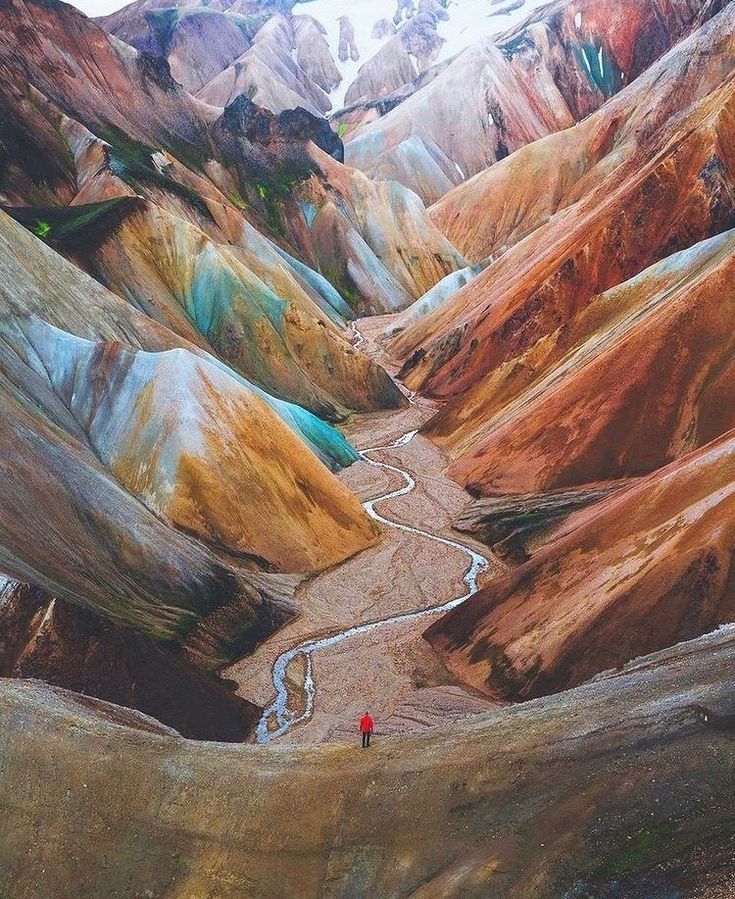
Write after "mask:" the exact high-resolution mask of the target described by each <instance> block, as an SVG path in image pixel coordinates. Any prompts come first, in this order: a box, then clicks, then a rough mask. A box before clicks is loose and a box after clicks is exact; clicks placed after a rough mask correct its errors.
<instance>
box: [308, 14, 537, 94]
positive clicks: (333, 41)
mask: <svg viewBox="0 0 735 899" xmlns="http://www.w3.org/2000/svg"><path fill="white" fill-rule="evenodd" d="M547 3H548V0H525V2H524V3H522V4H521V6H519V7H518V8H517V9H513V10H508V11H507V12H505V13H504V14H503V15H497V14H495V15H493V14H492V12H493V8H492V7H491V6H490V5H489V4H488V2H487V0H451V2H450V3H449V5H448V6H447V8H446V12H447V14H448V16H449V18H448V20H447V21H445V22H438V23H437V32H438V34H439V37H441V38H442V39H443V40H444V43H443V45H442V48H441V50H440V51H439V56H438V57H437V60H436V61H437V62H443V61H445V60H447V59H451V58H452V57H453V56H456V55H457V54H458V53H461V52H462V51H463V50H465V49H466V48H467V47H469V46H471V45H472V44H475V43H477V42H478V41H481V40H483V39H485V38H487V37H494V36H496V35H499V34H503V33H504V32H506V31H507V30H509V29H510V28H512V27H514V26H515V25H518V24H520V23H521V22H523V21H524V20H525V19H526V17H527V16H528V15H529V14H530V13H531V12H533V10H535V9H538V8H539V7H541V6H544V5H546V4H547ZM397 5H398V4H397V0H300V2H298V3H296V4H295V5H294V8H293V14H294V15H309V16H312V17H313V18H314V19H316V20H317V21H318V22H320V23H321V24H322V25H323V26H324V28H325V30H326V35H325V38H326V41H327V43H328V44H329V49H330V51H331V53H332V56H333V57H334V61H335V64H336V66H337V68H338V69H339V72H340V74H341V75H342V82H341V83H340V84H339V85H338V86H337V87H336V88H335V89H334V90H333V91H332V93H331V94H330V95H329V98H330V100H331V101H332V106H333V108H334V109H335V110H337V109H340V108H342V107H343V106H344V101H345V94H346V93H347V90H348V88H349V86H350V85H351V84H352V82H353V81H354V80H355V78H356V77H357V74H358V72H359V70H360V68H361V66H363V65H364V64H365V63H366V62H368V60H369V59H371V58H372V57H373V56H374V55H375V54H376V53H377V52H378V51H379V50H380V49H381V48H382V47H383V46H384V45H385V44H386V43H387V42H388V41H389V40H391V38H392V35H387V36H385V37H382V38H377V39H376V38H374V37H373V36H372V31H373V26H374V25H375V23H376V22H377V21H378V20H379V19H389V20H392V19H393V16H394V15H395V12H396V8H397ZM414 6H415V7H416V8H418V0H415V2H414ZM342 16H347V17H348V18H349V20H350V22H351V23H352V26H353V28H354V31H355V44H356V45H357V49H358V50H359V52H360V58H359V60H352V59H347V60H346V61H345V62H341V61H340V59H339V57H338V55H337V52H338V49H339V31H340V28H339V20H340V18H341V17H342ZM408 21H410V20H408ZM403 24H405V21H404V23H403ZM399 30H400V29H399Z"/></svg>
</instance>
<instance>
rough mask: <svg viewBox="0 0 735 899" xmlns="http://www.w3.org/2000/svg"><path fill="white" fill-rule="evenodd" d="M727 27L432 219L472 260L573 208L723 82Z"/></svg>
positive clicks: (524, 153)
mask: <svg viewBox="0 0 735 899" xmlns="http://www.w3.org/2000/svg"><path fill="white" fill-rule="evenodd" d="M724 5H726V4H724ZM710 14H711V11H710V13H707V14H706V15H705V14H704V11H703V14H702V17H703V18H704V19H705V20H706V19H708V18H709V17H710ZM731 21H732V19H731V17H730V15H729V14H728V13H725V14H724V17H723V18H721V19H719V20H718V22H721V26H720V27H719V28H716V27H711V28H706V29H703V30H702V31H701V33H696V32H695V34H694V35H693V36H692V37H691V38H689V39H687V40H686V41H685V42H684V43H683V44H682V46H681V47H678V48H675V49H674V50H673V51H672V52H670V53H668V54H667V55H666V56H665V58H664V59H662V60H661V62H660V63H656V64H654V65H653V66H652V67H651V69H650V70H649V71H646V72H645V73H644V74H642V75H641V76H640V77H639V78H638V79H637V80H636V81H635V82H633V83H632V84H631V85H630V86H629V87H627V88H626V89H625V90H623V91H622V92H621V93H620V94H618V95H616V96H615V97H613V98H612V99H610V100H609V101H608V102H607V103H606V104H605V106H604V108H603V109H602V110H601V111H600V112H598V113H596V114H594V115H592V116H590V117H589V118H587V119H586V120H585V121H583V122H581V123H580V124H578V125H576V126H575V127H573V128H570V129H567V130H565V131H561V132H559V133H557V134H554V135H551V136H549V137H546V138H544V139H542V140H539V141H536V142H534V143H532V144H529V145H528V146H526V147H523V148H522V149H520V150H518V152H516V153H514V154H513V155H512V156H510V157H508V158H507V159H504V160H502V161H500V162H498V163H497V164H496V165H494V166H491V167H490V168H488V169H486V170H484V171H483V172H481V173H479V174H478V175H476V176H475V177H474V178H471V179H470V180H468V181H467V182H465V183H464V184H461V185H459V186H458V187H456V188H455V189H454V190H452V191H451V192H450V193H448V194H447V195H446V196H444V197H443V198H442V199H441V200H440V201H439V202H438V203H436V205H435V206H433V207H432V209H431V216H432V219H433V220H434V221H435V222H436V224H438V225H439V227H440V228H441V229H442V231H443V232H444V233H445V234H446V235H447V236H448V237H449V238H450V240H452V241H453V242H454V243H455V244H456V245H457V246H458V247H459V248H460V249H461V250H462V252H463V253H465V254H466V255H467V257H468V258H470V259H472V260H477V261H479V260H483V259H486V258H487V257H489V256H493V255H499V254H501V253H503V252H505V251H506V250H507V249H508V248H509V247H511V246H513V245H514V244H515V243H517V242H518V241H519V240H521V239H522V238H523V237H525V236H526V235H527V234H529V233H530V232H531V231H533V230H535V229H536V228H537V227H539V225H542V224H545V223H546V222H547V221H548V220H549V219H550V218H551V217H552V216H554V215H555V214H556V213H558V212H559V211H561V210H563V209H565V208H567V207H569V206H573V205H574V204H575V203H577V202H578V201H579V200H580V199H581V198H582V197H584V195H585V193H586V192H587V191H589V190H590V189H592V188H593V187H594V185H595V184H596V183H598V182H599V181H600V180H602V179H604V178H605V177H606V176H607V175H608V174H609V173H610V172H611V171H612V170H613V169H614V168H615V167H616V166H620V165H621V164H622V163H623V162H625V161H627V160H629V159H631V158H632V157H639V158H641V157H642V158H643V159H645V158H646V157H647V154H648V151H649V142H650V138H651V135H654V134H656V132H657V131H659V130H660V129H663V128H667V127H669V125H668V123H669V122H670V120H671V119H673V118H675V117H676V116H678V115H679V114H680V113H682V111H684V110H686V109H687V107H689V106H691V105H692V104H694V103H695V102H696V101H698V100H701V99H702V98H703V97H705V96H707V94H708V93H710V92H712V91H713V89H714V88H715V87H716V86H717V85H718V84H720V83H721V82H723V81H725V80H726V78H727V76H728V74H729V71H730V68H731V65H732V35H731Z"/></svg>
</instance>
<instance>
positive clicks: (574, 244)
mask: <svg viewBox="0 0 735 899" xmlns="http://www.w3.org/2000/svg"><path fill="white" fill-rule="evenodd" d="M734 35H735V9H733V7H732V6H729V7H727V8H726V9H725V10H724V11H723V12H722V13H721V14H720V15H719V16H718V17H717V18H716V19H714V20H713V21H712V22H710V23H709V24H708V25H706V26H705V27H704V28H703V29H702V31H701V32H700V33H699V34H698V35H696V36H695V37H694V38H692V39H691V41H687V42H685V43H682V44H681V45H679V47H678V48H677V49H676V50H675V51H673V53H672V56H671V57H667V58H666V59H664V60H663V61H662V63H661V65H660V66H659V67H658V68H656V69H655V70H652V75H651V77H652V78H656V77H664V73H665V71H666V69H667V67H669V66H673V64H674V61H675V60H678V63H677V64H678V66H680V67H681V69H682V70H684V71H685V72H686V73H687V78H685V79H683V84H684V83H686V81H687V79H688V78H691V79H693V81H694V82H695V83H700V84H701V85H702V88H703V91H699V90H694V91H692V92H691V93H693V94H694V103H693V104H692V105H691V106H688V107H687V106H685V108H684V109H683V110H682V111H681V112H680V113H679V114H673V115H672V117H671V118H669V119H664V121H659V120H657V119H656V118H655V117H654V123H655V124H656V125H657V126H658V127H657V128H656V129H655V130H654V131H650V132H649V131H645V130H643V129H641V130H640V131H639V134H638V141H637V143H636V151H635V152H634V153H632V154H626V155H623V158H622V159H621V160H618V157H617V156H616V154H615V153H614V152H611V153H609V154H606V157H605V160H604V163H603V164H602V165H601V166H600V167H599V169H598V170H597V171H596V173H595V177H594V178H593V179H591V180H587V181H586V182H585V184H584V191H583V193H581V194H580V198H579V200H578V202H576V203H574V204H573V205H571V206H569V207H568V208H567V209H566V210H563V211H562V212H561V213H560V214H559V215H557V216H555V217H554V218H552V219H551V220H550V221H549V222H548V223H547V224H546V225H544V226H542V227H539V228H537V229H536V230H535V231H533V233H531V234H530V235H529V236H528V237H526V238H525V239H524V240H522V241H521V242H520V243H517V244H515V246H514V247H512V248H511V249H510V250H509V251H508V252H506V253H505V254H504V255H502V256H501V258H500V259H498V260H497V261H496V262H494V263H493V264H492V265H490V266H489V267H488V268H487V269H486V270H485V271H484V272H483V273H482V274H481V275H479V276H478V277H477V278H476V279H475V280H474V281H472V282H471V283H470V284H469V285H467V287H465V288H464V289H463V290H461V291H460V292H459V293H458V294H456V296H455V297H454V298H453V299H452V300H451V301H450V302H449V303H447V304H444V305H443V306H442V307H441V308H440V309H439V310H438V311H437V312H436V313H435V314H433V315H429V316H427V317H424V318H423V319H421V320H420V321H419V322H417V323H416V325H415V326H413V327H411V328H409V329H408V330H407V331H405V332H404V333H403V334H401V335H399V336H398V337H397V338H396V339H395V340H394V342H393V344H392V348H393V350H394V351H395V352H396V354H397V355H399V356H400V357H401V358H404V359H407V360H409V361H408V362H407V364H406V366H405V368H404V375H405V376H406V378H407V382H408V383H409V385H410V386H411V387H413V388H415V387H423V388H425V389H428V390H429V392H431V393H432V394H434V395H437V396H444V397H452V396H455V395H458V394H459V393H461V392H465V391H467V390H468V389H469V388H471V387H473V386H474V385H475V384H477V383H478V382H480V381H481V380H482V379H483V378H485V377H486V376H488V375H492V373H493V372H495V371H496V370H497V369H498V367H499V366H501V365H503V364H504V363H508V364H511V363H512V360H514V359H520V357H522V356H523V355H524V354H525V353H527V352H529V351H530V350H532V348H533V347H534V346H537V345H538V347H537V348H538V351H539V352H543V348H542V345H541V344H540V343H539V341H542V340H545V339H547V338H548V337H549V335H552V334H553V333H554V332H556V331H557V330H558V329H559V328H561V327H564V326H566V325H567V324H568V322H569V321H570V320H571V319H572V318H573V317H574V316H575V315H576V314H578V313H579V312H581V311H582V310H583V309H584V308H586V307H587V305H588V304H589V302H590V300H591V299H592V298H593V297H594V296H595V295H596V294H598V293H600V292H604V291H606V290H608V289H610V288H611V287H613V286H615V285H617V284H620V283H622V282H623V281H625V280H627V279H629V278H631V277H633V276H635V275H636V274H638V273H639V272H641V271H642V270H643V269H644V268H646V267H647V266H649V265H651V264H653V263H655V262H656V261H658V260H660V259H662V258H665V257H666V256H668V255H670V254H672V253H673V252H676V251H678V250H680V249H682V248H686V247H689V246H691V245H692V244H694V243H695V242H697V241H698V240H702V239H704V238H707V237H709V236H712V235H714V234H717V233H720V232H722V231H724V230H726V229H728V228H731V227H732V225H733V222H734V221H735V219H734V212H733V210H734V209H735V191H734V190H733V172H734V171H735V159H733V157H732V153H731V147H732V131H733V126H734V119H733V103H734V102H735V81H733V77H732V71H733V69H732V60H733V58H734V57H735V43H734V40H735V38H734ZM694 48H699V51H700V53H699V58H702V59H703V61H704V62H705V65H704V69H703V70H701V74H700V70H699V69H698V68H697V67H696V66H693V65H688V63H687V60H688V59H689V52H690V50H693V49H694ZM706 48H709V50H710V51H711V50H715V52H714V53H711V52H705V49H706ZM694 58H695V59H696V58H697V56H696V55H695V57H694ZM702 94H703V95H702ZM688 96H691V94H690V91H689V89H688V88H685V87H682V98H683V99H684V101H685V102H686V100H687V97H688ZM630 98H631V99H632V100H633V101H635V100H636V99H637V95H636V92H635V91H634V90H633V91H632V92H631V94H630ZM620 101H621V102H622V101H623V97H622V95H621V98H620ZM614 108H615V107H613V110H614ZM606 109H607V107H606ZM605 114H606V110H605V109H604V110H602V111H601V113H600V115H601V116H604V115H605ZM613 134H614V132H613ZM613 146H614V145H613ZM618 162H619V164H617V163H618ZM554 185H555V182H554V181H553V180H552V181H551V188H550V192H552V193H553V192H554V189H555V187H554ZM509 370H510V369H509Z"/></svg>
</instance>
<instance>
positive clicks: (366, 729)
mask: <svg viewBox="0 0 735 899" xmlns="http://www.w3.org/2000/svg"><path fill="white" fill-rule="evenodd" d="M374 727H375V722H374V721H373V719H372V718H371V717H370V714H369V712H365V714H364V715H363V716H362V718H360V733H361V734H362V748H363V749H365V747H366V746H369V745H370V734H371V733H372V732H373V729H374Z"/></svg>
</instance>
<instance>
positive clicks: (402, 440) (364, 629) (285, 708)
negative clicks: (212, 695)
mask: <svg viewBox="0 0 735 899" xmlns="http://www.w3.org/2000/svg"><path fill="white" fill-rule="evenodd" d="M352 327H353V331H354V333H355V336H356V338H357V340H358V342H357V343H356V344H355V346H359V345H360V343H361V342H363V341H364V339H365V338H364V337H363V336H362V334H361V333H360V332H359V331H358V330H357V327H356V326H355V323H354V322H353V325H352ZM409 400H410V401H411V402H413V396H412V395H410V396H409ZM417 433H418V431H415V430H414V431H407V432H406V433H405V434H402V435H401V436H400V437H399V438H398V439H397V440H394V441H393V443H391V444H388V445H387V446H373V447H370V448H369V449H365V450H362V452H361V453H360V456H361V459H362V461H363V462H366V463H367V464H368V465H372V466H374V467H375V468H382V469H383V470H384V471H389V472H392V473H393V474H397V475H399V476H400V477H401V478H402V479H403V481H404V484H403V486H402V487H399V488H398V489H397V490H391V491H389V492H388V493H383V494H381V495H380V496H377V497H375V499H371V500H368V501H367V502H365V503H363V507H364V509H365V511H366V512H367V513H368V515H370V517H371V518H373V519H375V521H378V522H380V523H381V524H384V525H387V526H388V527H391V528H395V529H396V530H399V531H406V532H407V533H410V534H417V535H418V536H419V537H424V538H426V539H427V540H431V541H433V542H434V543H441V544H442V545H444V546H449V547H451V548H452V549H456V550H457V551H458V552H461V553H463V554H464V555H466V556H467V557H468V558H469V562H470V564H469V567H468V569H467V571H466V572H465V575H464V578H463V580H462V583H463V584H464V586H465V591H464V592H463V593H462V595H461V596H457V597H456V598H455V599H452V600H449V602H445V603H442V604H441V605H439V606H431V607H429V608H425V609H419V610H417V611H413V612H400V613H398V614H396V615H390V616H388V617H387V618H380V619H378V620H376V621H370V622H367V623H365V624H358V625H355V626H354V627H350V628H347V629H346V630H343V631H340V632H339V633H336V634H332V635H331V636H329V637H322V638H320V639H312V640H306V641H305V642H303V643H299V644H298V645H297V646H294V647H292V648H291V649H288V650H286V651H285V652H283V653H281V655H280V656H278V658H277V659H276V661H275V663H274V665H273V672H272V678H273V686H274V688H275V691H276V696H275V699H274V700H273V702H272V703H271V704H270V705H269V706H268V707H267V708H266V709H265V710H264V711H263V714H262V716H261V718H260V721H259V722H258V727H257V730H256V739H257V742H258V743H261V744H264V743H271V742H272V741H273V740H276V739H278V737H282V736H283V735H284V734H285V733H287V732H288V731H289V730H291V728H293V727H295V726H296V725H297V724H301V723H302V722H304V721H308V720H309V719H310V718H311V716H312V715H313V713H314V703H315V700H316V684H315V683H314V676H313V665H312V656H313V654H314V653H315V652H319V650H321V649H327V648H328V647H330V646H336V645H337V644H338V643H342V642H344V641H345V640H349V639H351V638H352V637H357V636H359V635H360V634H366V633H368V632H370V631H374V630H377V629H378V628H380V627H387V626H389V625H391V624H395V623H397V622H404V621H415V620H419V619H421V618H427V617H429V616H431V615H441V614H443V613H445V612H448V611H450V609H454V608H456V607H457V606H459V605H461V604H462V603H463V602H465V601H466V600H468V599H469V598H470V597H471V596H474V595H475V593H477V591H478V589H479V587H478V584H477V579H478V577H479V576H480V574H482V572H484V571H487V569H488V568H489V567H490V563H489V561H488V560H487V559H486V558H485V556H482V555H480V553H478V552H475V550H473V549H471V548H470V547H469V546H466V545H465V544H463V543H460V542H459V541H457V540H450V539H449V538H448V537H440V536H438V535H437V534H432V533H430V532H429V531H424V530H421V529H420V528H414V527H411V526H410V525H407V524H400V523H399V522H397V521H393V520H392V519H390V518H385V517H384V516H383V515H381V514H380V512H378V511H377V510H376V508H375V507H376V505H378V504H379V503H384V502H386V501H388V500H392V499H398V497H400V496H406V495H407V494H409V493H412V492H413V491H414V490H415V488H416V481H415V479H414V477H413V475H412V474H411V473H410V472H409V471H407V470H406V469H404V468H399V467H398V466H396V465H389V464H388V463H387V462H378V461H377V460H376V459H372V458H371V457H370V455H369V454H370V453H376V452H379V451H381V450H390V449H397V448H399V447H403V446H407V445H408V444H409V443H410V442H411V441H412V440H413V439H414V437H415V436H416V434H417ZM300 657H301V658H302V659H303V663H304V680H303V684H302V689H303V693H304V697H305V702H304V704H303V709H302V710H296V709H292V708H291V707H290V706H289V694H288V687H287V685H286V677H287V673H288V669H289V667H290V665H291V663H292V662H294V661H295V660H297V659H299V658H300ZM269 725H270V727H269Z"/></svg>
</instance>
